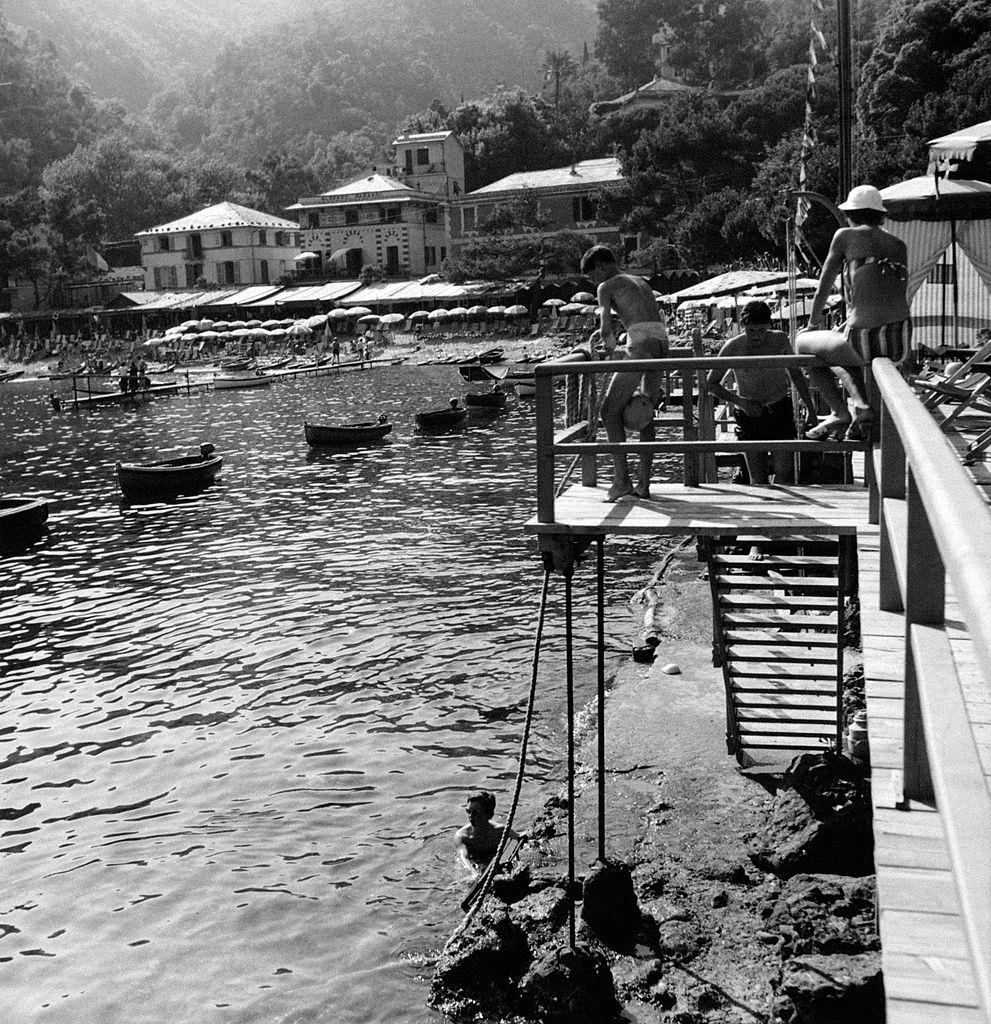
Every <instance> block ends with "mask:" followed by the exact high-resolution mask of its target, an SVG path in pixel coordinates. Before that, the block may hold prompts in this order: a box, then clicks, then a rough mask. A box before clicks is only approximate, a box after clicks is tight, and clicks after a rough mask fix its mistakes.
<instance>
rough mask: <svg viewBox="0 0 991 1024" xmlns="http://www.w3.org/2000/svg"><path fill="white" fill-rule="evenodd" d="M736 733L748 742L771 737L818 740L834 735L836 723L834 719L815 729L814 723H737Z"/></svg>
mask: <svg viewBox="0 0 991 1024" xmlns="http://www.w3.org/2000/svg"><path fill="white" fill-rule="evenodd" d="M830 726H832V728H830ZM737 731H738V732H739V734H740V736H741V738H742V737H746V738H748V739H750V740H769V739H771V737H773V736H783V737H785V738H787V739H790V740H793V739H797V738H798V737H799V736H803V737H808V738H811V739H818V738H819V737H820V736H828V735H830V734H832V735H835V734H836V723H835V719H834V720H833V721H832V723H830V722H823V723H822V724H821V727H818V728H817V727H816V723H809V722H739V723H738V728H737Z"/></svg>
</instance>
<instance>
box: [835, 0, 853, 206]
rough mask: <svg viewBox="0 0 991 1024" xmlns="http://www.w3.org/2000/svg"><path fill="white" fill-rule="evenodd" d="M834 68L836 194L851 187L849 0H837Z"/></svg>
mask: <svg viewBox="0 0 991 1024" xmlns="http://www.w3.org/2000/svg"><path fill="white" fill-rule="evenodd" d="M836 15H837V17H836V35H837V41H836V69H837V74H838V76H839V134H840V137H839V151H840V159H839V180H838V182H837V188H838V196H839V198H840V199H844V198H845V197H846V196H847V194H848V193H849V192H850V189H851V188H853V44H852V39H851V36H850V0H836Z"/></svg>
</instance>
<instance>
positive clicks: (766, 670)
mask: <svg viewBox="0 0 991 1024" xmlns="http://www.w3.org/2000/svg"><path fill="white" fill-rule="evenodd" d="M726 663H727V665H728V666H729V670H730V673H731V675H732V676H733V678H734V679H744V678H746V679H801V680H806V679H824V680H829V681H831V682H835V681H836V673H835V672H827V671H826V670H825V669H823V668H816V667H815V666H814V665H804V664H802V663H801V662H800V661H798V662H790V663H789V662H773V661H769V662H764V663H762V664H758V663H757V662H746V661H744V662H737V661H736V659H735V658H731V657H728V658H727V659H726ZM833 664H834V665H835V659H834V662H833Z"/></svg>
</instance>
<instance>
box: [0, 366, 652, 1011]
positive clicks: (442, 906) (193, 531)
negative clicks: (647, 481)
mask: <svg viewBox="0 0 991 1024" xmlns="http://www.w3.org/2000/svg"><path fill="white" fill-rule="evenodd" d="M49 390H50V388H49V386H48V383H47V382H36V383H32V382H23V383H17V384H13V385H5V386H4V387H3V388H2V389H0V493H7V494H11V493H13V494H31V495H38V496H44V497H47V498H48V499H50V502H51V512H52V515H51V520H50V525H51V528H52V533H51V536H50V538H49V539H48V540H47V541H45V542H43V543H42V544H40V545H38V546H37V547H35V548H34V549H32V550H31V551H30V552H28V553H27V554H24V555H18V556H15V557H7V558H4V559H2V560H0V707H2V710H3V716H2V721H0V787H2V788H0V865H2V870H3V880H4V881H3V886H2V890H0V892H2V895H0V985H2V989H3V1003H4V1006H5V1009H4V1012H3V1018H4V1019H5V1020H9V1021H11V1022H15V1021H16V1022H21V1021H67V1022H68V1021H71V1022H73V1024H114V1022H118V1021H119V1022H125V1021H126V1022H127V1024H164V1022H166V1021H192V1020H196V1021H197V1022H234V1021H236V1022H242V1021H243V1022H247V1021H264V1022H276V1021H278V1022H290V1021H291V1022H293V1024H297V1022H298V1024H302V1022H317V1021H327V1022H334V1024H350V1022H355V1024H358V1022H362V1024H365V1022H379V1021H381V1022H390V1024H394V1022H397V1021H404V1022H405V1021H410V1022H419V1021H428V1020H436V1019H437V1018H436V1015H434V1014H432V1013H431V1011H429V1010H428V1009H427V1008H426V1006H425V999H426V995H427V983H426V982H425V981H424V975H425V974H429V966H425V965H426V964H427V961H428V959H429V956H430V954H431V953H433V952H434V951H436V950H437V949H438V948H439V947H440V946H441V945H442V944H443V942H444V940H445V939H446V937H447V935H448V934H449V933H450V931H451V930H452V929H453V927H454V926H455V925H456V923H457V921H458V920H459V917H460V915H459V911H458V909H457V904H458V902H459V900H460V898H461V896H462V894H463V889H464V883H463V879H460V878H459V876H458V872H457V870H456V868H455V864H454V857H453V842H452V837H453V832H454V830H455V828H456V827H458V826H459V825H460V824H461V823H462V818H463V814H462V811H461V807H462V804H463V802H464V794H465V792H466V791H467V790H469V789H472V788H476V787H479V786H482V787H487V788H492V789H494V790H495V791H496V792H497V794H498V795H499V797H500V808H501V809H502V810H505V808H506V806H507V804H508V801H509V798H510V796H511V792H512V785H513V780H514V778H515V771H516V756H517V748H518V743H519V736H520V730H521V727H522V723H523V710H524V709H523V707H522V706H521V705H520V702H521V701H522V699H523V698H524V697H525V694H526V689H527V686H528V683H529V671H530V657H531V648H532V641H533V632H534V628H535V624H536V617H537V610H538V601H539V593H540V582H541V570H540V564H539V561H538V559H537V557H536V554H535V545H534V543H533V542H532V540H529V539H527V538H526V537H524V535H523V531H522V524H523V523H524V522H525V520H526V519H527V518H529V517H530V515H531V514H532V510H533V459H532V455H531V447H532V437H533V418H532V410H531V409H530V407H529V406H528V405H527V404H526V403H525V401H524V403H522V404H515V403H514V404H513V406H512V407H511V408H510V410H509V411H508V412H506V413H505V414H503V415H500V416H498V417H496V418H494V419H488V420H482V421H478V422H472V424H471V425H470V426H469V427H468V428H467V429H465V430H464V431H462V432H459V433H455V434H450V435H441V436H420V435H417V434H415V433H414V432H413V430H412V418H413V413H414V412H415V411H416V410H418V409H421V408H424V407H430V406H440V405H445V404H446V402H447V399H448V398H449V397H451V396H452V395H456V394H460V393H462V392H463V390H464V387H463V385H462V384H461V382H460V379H459V378H458V377H457V374H456V371H455V370H454V369H453V368H451V367H434V368H409V367H392V368H382V369H376V370H373V371H369V372H366V373H361V374H354V375H350V376H343V377H340V378H336V377H322V378H316V379H312V378H311V379H302V380H298V381H286V382H280V383H277V384H276V385H274V386H273V387H272V388H270V389H266V390H264V391H255V392H251V391H228V392H219V393H217V394H212V393H210V394H207V393H204V394H199V395H196V394H194V395H193V396H190V397H186V396H183V397H180V398H172V399H163V400H159V401H154V402H151V403H148V404H146V405H141V406H139V407H138V408H136V409H132V408H120V409H117V408H108V409H104V410H100V411H98V412H92V413H83V414H79V415H77V414H74V413H71V412H65V413H63V414H62V415H56V414H54V413H53V412H52V411H51V410H50V409H49V408H48V406H47V401H46V396H47V393H48V391H49ZM379 411H386V412H388V413H389V415H390V418H391V419H392V420H393V422H394V423H395V424H396V426H395V428H394V431H393V435H392V436H393V440H392V442H391V443H390V444H387V445H382V446H380V447H376V448H370V449H366V450H363V451H356V452H347V453H341V452H334V451H323V452H315V451H310V450H308V448H307V445H306V443H305V442H304V440H303V436H302V423H303V419H304V417H305V416H307V415H309V416H310V417H311V418H314V419H317V418H320V417H319V414H320V413H323V414H324V417H325V418H326V419H331V420H336V421H341V420H356V419H366V418H371V416H373V415H374V414H376V413H378V412H379ZM204 440H209V441H212V442H213V443H214V444H215V445H216V447H217V450H218V451H219V452H220V453H222V454H223V455H224V457H225V462H224V469H223V473H222V476H221V478H220V481H219V483H218V485H217V486H215V487H214V488H212V489H211V490H209V491H207V492H205V493H204V494H202V495H200V496H197V497H195V498H188V499H180V500H179V501H178V502H176V503H174V504H169V505H153V506H141V507H133V508H129V507H126V506H122V505H121V504H120V502H119V500H118V496H117V494H116V493H115V485H114V478H113V464H114V462H115V461H116V460H117V459H118V458H122V457H123V458H128V459H133V460H135V461H138V460H144V459H148V460H150V459H154V458H164V457H168V456H169V455H172V454H187V453H189V452H191V451H194V450H195V448H196V446H197V445H198V444H199V443H200V442H201V441H204ZM643 557H644V556H643V552H642V550H641V551H639V552H637V551H635V550H634V549H633V548H629V549H627V548H626V547H624V546H623V545H612V544H611V545H610V548H609V553H608V571H609V588H608V591H607V593H608V598H609V601H610V603H611V606H612V613H611V617H610V620H609V624H610V634H611V639H610V643H611V644H614V645H620V644H624V643H625V642H626V637H627V636H628V629H629V614H628V613H627V612H625V611H624V610H623V609H622V608H621V605H622V602H623V601H625V599H626V598H627V597H628V596H629V594H630V592H631V590H632V589H634V588H635V587H636V586H639V585H640V584H641V583H642V575H643V572H644V571H645V569H646V565H645V564H644V562H643ZM592 586H593V582H592V574H591V571H590V570H589V569H586V570H584V571H582V572H580V573H579V575H578V576H577V577H576V604H577V606H578V607H577V611H578V630H579V641H578V643H577V644H576V657H578V658H579V659H591V658H592V657H593V650H592V645H591V638H592V637H594V629H593V627H592V617H591V616H592V611H593V607H594V601H593V598H592ZM552 592H553V594H554V597H553V599H552V602H551V605H550V607H549V613H548V628H547V635H546V639H545V651H544V654H543V655H542V673H541V678H542V680H543V682H542V690H541V696H540V703H539V714H538V720H537V725H536V734H535V738H534V744H533V748H532V754H531V768H530V773H529V781H528V784H527V786H526V788H525V790H524V800H523V804H522V806H521V810H520V819H519V820H520V821H523V822H526V820H528V819H529V817H530V816H531V815H532V813H533V812H534V810H535V809H536V808H537V807H538V806H539V805H540V804H541V803H542V802H543V800H544V799H545V798H546V796H547V795H548V793H549V791H550V790H551V789H554V788H556V786H557V784H558V782H559V780H560V779H561V777H562V772H561V764H560V750H561V748H562V743H561V734H562V728H563V723H562V707H563V696H562V694H563V671H562V663H563V657H562V655H561V653H560V652H561V649H562V646H563V645H562V644H561V643H560V637H561V624H562V619H563V612H562V611H561V605H562V603H563V597H560V588H559V587H557V586H553V585H552ZM588 696H589V694H588V684H587V681H585V680H584V679H583V680H582V685H581V691H580V693H579V697H580V698H582V699H587V697H588Z"/></svg>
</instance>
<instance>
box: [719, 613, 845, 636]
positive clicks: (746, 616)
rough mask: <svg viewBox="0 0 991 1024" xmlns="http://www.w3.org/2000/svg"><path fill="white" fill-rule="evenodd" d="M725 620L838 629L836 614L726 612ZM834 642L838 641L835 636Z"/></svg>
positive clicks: (730, 623)
mask: <svg viewBox="0 0 991 1024" xmlns="http://www.w3.org/2000/svg"><path fill="white" fill-rule="evenodd" d="M724 620H725V622H726V624H727V625H728V626H751V627H753V626H758V627H763V628H765V629H767V628H770V629H783V630H797V629H822V630H832V631H833V632H835V630H836V615H835V614H831V615H821V616H819V615H785V614H780V615H775V613H774V612H773V611H770V610H768V611H764V612H752V613H750V612H726V613H724ZM833 643H834V644H835V643H836V640H835V638H834V640H833Z"/></svg>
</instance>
